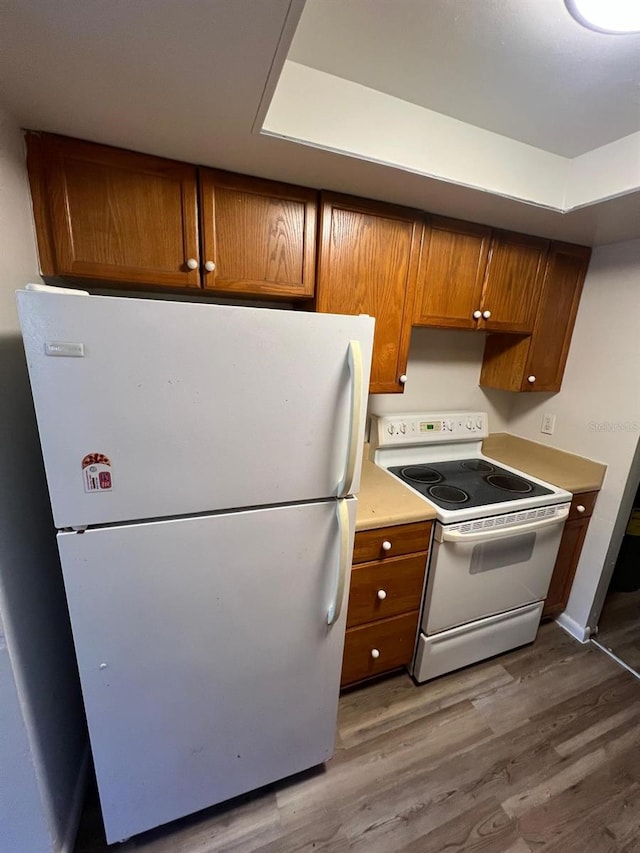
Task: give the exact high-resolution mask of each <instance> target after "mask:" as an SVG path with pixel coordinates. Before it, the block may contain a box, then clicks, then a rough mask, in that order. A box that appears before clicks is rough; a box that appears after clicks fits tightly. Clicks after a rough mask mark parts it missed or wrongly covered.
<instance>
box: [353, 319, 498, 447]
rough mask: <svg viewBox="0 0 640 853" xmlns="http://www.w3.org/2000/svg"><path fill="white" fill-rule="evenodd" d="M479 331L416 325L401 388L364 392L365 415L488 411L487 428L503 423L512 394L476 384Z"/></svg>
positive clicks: (493, 429)
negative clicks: (394, 391)
mask: <svg viewBox="0 0 640 853" xmlns="http://www.w3.org/2000/svg"><path fill="white" fill-rule="evenodd" d="M485 338H486V335H485V333H484V332H474V331H451V330H448V329H424V328H415V329H414V330H413V333H412V336H411V347H410V349H409V364H408V366H407V377H408V379H407V384H406V387H405V391H404V394H375V395H371V396H370V397H369V411H368V414H369V415H387V414H393V413H395V412H417V411H456V410H475V409H477V410H478V411H481V412H488V414H489V428H490V430H491V432H503V431H505V430H506V428H507V422H508V420H509V416H510V412H511V408H512V407H513V404H514V400H513V397H514V395H513V394H510V393H509V392H508V391H494V390H492V389H485V388H480V387H479V386H478V381H479V378H480V368H481V365H482V354H483V352H484V343H485Z"/></svg>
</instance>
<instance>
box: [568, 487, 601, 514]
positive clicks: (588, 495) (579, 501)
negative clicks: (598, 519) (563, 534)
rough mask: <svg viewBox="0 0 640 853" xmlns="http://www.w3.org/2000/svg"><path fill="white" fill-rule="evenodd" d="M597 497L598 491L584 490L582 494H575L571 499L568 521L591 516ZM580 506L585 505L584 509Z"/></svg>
mask: <svg viewBox="0 0 640 853" xmlns="http://www.w3.org/2000/svg"><path fill="white" fill-rule="evenodd" d="M597 498H598V493H597V492H582V493H581V494H577V495H574V496H573V500H572V501H571V508H570V509H569V518H568V521H573V519H574V518H589V516H590V515H591V513H592V512H593V508H594V506H595V503H596V500H597ZM580 507H583V509H580Z"/></svg>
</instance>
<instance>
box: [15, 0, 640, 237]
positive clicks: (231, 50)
mask: <svg viewBox="0 0 640 853" xmlns="http://www.w3.org/2000/svg"><path fill="white" fill-rule="evenodd" d="M322 2H323V3H325V4H326V5H327V7H328V8H329V7H331V6H333V5H334V4H333V3H332V2H331V0H329V2H327V0H322ZM514 2H516V0H514ZM538 2H544V3H545V4H547V3H549V2H550V0H536V2H535V3H524V2H522V3H521V4H520V5H521V8H522V9H523V10H524V9H526V8H527V7H529V6H532V5H533V6H535V5H536V4H537V3H538ZM555 2H557V4H558V5H561V4H562V0H555ZM312 3H315V0H309V3H308V4H307V9H306V11H305V14H306V12H309V13H310V14H314V10H315V7H314V5H311V4H312ZM443 3H444V4H445V5H447V3H446V2H445V0H423V2H421V3H418V0H368V2H366V3H364V2H360V0H358V2H357V3H356V0H341V2H340V3H337V2H336V4H335V5H337V6H340V7H343V6H344V7H352V6H353V7H354V8H355V6H356V5H359V6H360V7H361V8H362V7H363V6H366V8H367V11H368V14H369V15H370V16H372V17H377V16H378V15H379V14H380V15H383V14H384V15H386V14H388V12H389V9H390V8H392V9H393V10H395V14H396V16H398V17H399V18H402V16H403V14H404V10H405V4H407V5H406V8H407V9H409V8H411V7H413V6H414V5H421V6H424V7H427V8H430V9H433V10H435V9H436V8H439V7H440V6H441V4H443ZM448 5H451V3H449V4H448ZM453 5H454V6H455V7H456V8H458V7H473V9H474V10H476V11H477V10H481V14H482V15H483V16H485V15H489V16H491V15H494V14H496V13H497V12H499V11H500V9H501V8H502V7H503V6H504V3H497V2H493V0H453ZM512 5H513V4H512ZM303 6H304V0H135V2H131V0H109V2H86V0H56V2H55V3H53V2H51V0H2V2H1V3H0V107H2V108H4V110H6V111H7V112H8V113H10V114H11V115H12V116H13V117H15V119H16V120H17V121H18V122H19V123H20V124H21V126H22V127H25V128H31V129H35V130H46V131H52V132H57V133H63V134H67V135H69V136H76V137H79V138H84V139H90V140H95V141H100V142H104V143H107V144H112V145H118V146H121V147H124V148H131V149H134V150H139V151H146V152H149V153H154V154H159V155H162V156H166V157H173V158H176V159H179V160H184V161H187V162H192V163H201V164H205V165H212V166H217V167H219V168H226V169H230V170H234V171H238V172H245V173H247V174H254V175H258V176H263V177H271V178H275V179H279V180H285V181H290V182H292V183H299V184H303V185H307V186H313V187H319V188H325V189H332V190H339V191H342V192H349V193H353V194H355V195H362V196H367V197H370V198H378V199H383V200H387V201H391V202H395V203H399V204H405V205H408V206H411V207H416V208H421V209H423V210H431V211H434V212H438V213H443V214H446V215H449V216H458V217H461V218H466V219H470V220H474V221H481V222H486V223H488V224H491V225H495V226H498V227H505V228H513V229H514V230H520V231H524V232H528V233H531V234H539V235H541V236H547V237H556V238H558V239H565V240H570V241H574V242H584V243H606V242H614V241H616V240H625V239H630V238H633V237H638V236H640V205H639V203H638V201H639V197H638V194H635V195H634V194H626V195H624V197H621V198H616V199H609V200H606V201H602V202H599V203H597V204H590V205H588V206H587V207H585V208H583V209H582V210H576V211H574V212H572V213H570V214H562V213H561V212H558V211H557V210H552V209H546V208H544V207H541V206H536V205H534V204H524V203H521V202H520V201H518V200H515V199H513V198H507V197H504V196H500V195H496V194H494V193H492V192H488V191H486V189H484V190H483V189H478V188H474V187H472V186H463V185H460V184H459V183H456V182H455V181H445V180H441V179H439V178H438V177H435V176H428V175H425V174H416V173H411V172H410V171H407V170H405V169H403V168H400V167H397V166H393V165H389V164H385V163H381V162H376V161H375V158H372V159H363V158H362V157H358V156H348V155H345V154H344V153H342V152H340V151H335V150H322V149H320V148H318V147H313V146H311V145H300V144H297V143H296V142H294V141H289V140H287V139H282V138H275V137H269V136H264V135H260V133H259V123H258V124H257V123H256V117H257V116H259V115H260V116H263V114H264V110H265V107H266V106H268V103H269V97H268V95H269V94H270V92H271V90H272V87H273V85H274V84H275V82H276V81H277V79H278V72H279V69H280V68H281V66H282V64H283V63H284V61H285V58H286V55H287V50H288V48H289V46H290V43H291V39H292V38H293V33H294V31H295V26H296V24H297V22H298V19H299V17H300V14H301V13H302V9H303ZM563 14H564V13H563ZM301 26H302V29H301V30H300V33H301V36H300V37H301V38H302V36H303V34H304V28H305V27H306V23H304V22H303V23H302V25H301ZM466 26H472V27H473V29H474V32H476V33H479V32H481V30H482V31H484V29H486V28H487V27H488V25H486V26H485V25H484V24H483V25H482V27H480V25H479V23H478V21H477V20H475V19H473V21H472V22H471V23H469V22H468V23H467V25H466ZM488 28H489V29H490V27H488ZM405 29H406V26H405ZM432 29H433V27H432ZM434 37H435V36H434ZM553 37H554V36H553V33H552V32H546V33H539V34H536V33H532V34H531V40H532V41H533V42H537V41H538V40H540V39H543V38H545V39H553ZM363 38H364V34H363ZM612 38H616V37H612ZM621 38H622V39H624V38H627V37H621ZM630 38H635V37H630ZM356 43H357V40H356ZM624 43H626V42H623V41H618V40H617V41H616V44H620V45H622V44H624ZM629 43H630V42H629ZM353 46H354V48H355V45H353ZM296 49H297V48H296ZM361 49H362V50H365V48H364V46H362V47H360V46H359V47H358V51H360V50H361ZM395 50H396V55H398V53H400V54H402V52H403V50H402V47H401V46H396V48H395ZM478 50H479V51H480V48H478ZM480 52H481V51H480ZM310 70H311V69H310ZM512 73H514V69H512V68H507V69H505V71H504V75H503V76H504V77H505V79H506V78H507V77H509V76H510V75H511V74H512ZM446 77H447V74H446V71H445V70H444V69H441V70H440V71H439V79H440V83H441V85H444V83H445V81H446ZM265 92H266V93H267V96H265ZM303 94H304V93H303ZM405 97H406V95H405ZM491 98H492V100H496V101H498V100H500V99H501V98H502V95H501V94H500V92H499V91H496V92H492V93H491ZM530 107H531V104H530V103H524V102H523V103H521V104H519V105H518V106H517V107H516V108H514V109H515V121H514V123H515V124H518V123H519V122H520V120H521V119H522V117H523V116H525V115H526V114H528V112H529V110H530ZM585 109H587V107H585ZM320 120H322V116H320ZM549 156H551V155H549ZM540 177H541V178H542V177H543V176H542V175H541V176H540ZM546 179H547V181H548V176H546Z"/></svg>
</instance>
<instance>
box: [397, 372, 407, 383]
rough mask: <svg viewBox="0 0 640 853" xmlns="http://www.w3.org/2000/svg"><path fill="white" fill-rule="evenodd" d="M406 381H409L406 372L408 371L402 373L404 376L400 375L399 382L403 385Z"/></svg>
mask: <svg viewBox="0 0 640 853" xmlns="http://www.w3.org/2000/svg"><path fill="white" fill-rule="evenodd" d="M406 381H407V374H406V373H403V374H402V376H399V377H398V382H399V383H400V384H401V385H404V383H405V382H406Z"/></svg>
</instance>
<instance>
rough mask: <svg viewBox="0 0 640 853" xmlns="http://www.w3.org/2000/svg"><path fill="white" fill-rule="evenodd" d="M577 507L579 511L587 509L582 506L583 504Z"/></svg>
mask: <svg viewBox="0 0 640 853" xmlns="http://www.w3.org/2000/svg"><path fill="white" fill-rule="evenodd" d="M576 509H577V510H578V512H584V511H585V510H586V507H584V506H582V504H578V506H577V507H576Z"/></svg>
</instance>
